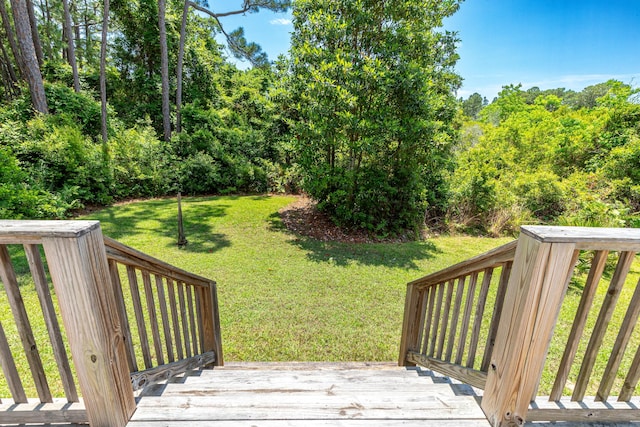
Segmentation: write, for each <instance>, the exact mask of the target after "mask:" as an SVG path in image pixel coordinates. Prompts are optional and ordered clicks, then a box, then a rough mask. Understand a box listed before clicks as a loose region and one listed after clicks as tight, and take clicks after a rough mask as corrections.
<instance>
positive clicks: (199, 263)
mask: <svg viewBox="0 0 640 427" xmlns="http://www.w3.org/2000/svg"><path fill="white" fill-rule="evenodd" d="M292 201H294V198H293V197H285V196H260V197H251V196H248V197H209V198H185V199H183V214H184V221H185V232H186V235H187V239H188V240H189V244H188V245H187V247H186V249H178V248H177V246H176V242H177V220H176V213H177V207H176V201H175V199H166V200H150V201H144V202H138V203H131V204H127V205H120V206H115V207H112V208H108V209H105V210H102V211H100V212H97V213H94V214H91V215H89V216H87V217H86V218H92V219H98V220H100V221H101V224H102V228H103V231H104V233H105V234H106V235H108V236H111V237H113V238H115V239H117V240H119V241H121V242H123V243H125V244H127V245H129V246H132V247H134V248H136V249H139V250H141V251H143V252H146V253H148V254H150V255H153V256H155V257H157V258H160V259H162V260H164V261H167V262H169V263H171V264H173V265H176V266H178V267H181V268H183V269H185V270H188V271H192V272H194V273H196V274H200V275H202V276H205V277H208V278H211V279H214V280H216V281H217V283H218V294H219V300H220V312H221V322H222V335H223V347H224V351H225V359H226V360H227V361H285V360H300V361H303V360H304V361H344V360H371V361H390V360H396V359H397V357H398V354H397V352H398V345H399V341H400V329H401V323H402V312H403V309H404V296H405V289H406V283H407V282H408V281H410V280H412V279H416V278H418V277H421V276H423V275H425V274H428V273H430V272H433V271H437V270H439V269H442V268H444V267H447V266H449V265H451V264H453V263H456V262H458V261H462V260H464V259H466V258H469V257H470V256H473V255H476V254H479V253H482V252H484V251H486V250H489V249H491V248H494V247H496V246H499V245H501V244H503V243H505V242H507V241H509V239H483V238H474V237H462V236H456V237H438V238H435V239H431V240H428V241H423V242H412V243H402V244H398V243H393V244H392V243H389V244H342V243H323V242H318V241H315V240H312V239H308V238H304V237H299V236H296V235H293V234H291V233H290V232H288V231H287V230H286V229H284V227H283V225H282V223H281V221H280V217H279V215H278V210H279V209H281V208H282V207H284V206H286V205H288V204H289V203H291V202H292Z"/></svg>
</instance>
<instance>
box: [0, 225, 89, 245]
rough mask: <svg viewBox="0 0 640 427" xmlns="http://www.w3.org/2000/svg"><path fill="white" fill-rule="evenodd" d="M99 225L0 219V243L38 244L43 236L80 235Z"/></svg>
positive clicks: (63, 236)
mask: <svg viewBox="0 0 640 427" xmlns="http://www.w3.org/2000/svg"><path fill="white" fill-rule="evenodd" d="M99 227H100V223H99V222H98V221H69V220H67V221H41V220H0V244H20V245H21V244H24V243H26V244H38V243H42V239H43V238H45V237H50V238H56V237H60V238H73V237H80V236H82V235H84V234H86V233H89V232H91V231H93V230H95V229H97V228H99Z"/></svg>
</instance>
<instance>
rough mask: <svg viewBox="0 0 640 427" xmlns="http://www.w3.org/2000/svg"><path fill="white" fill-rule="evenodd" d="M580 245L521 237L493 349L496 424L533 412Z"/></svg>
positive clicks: (489, 402) (492, 415)
mask: <svg viewBox="0 0 640 427" xmlns="http://www.w3.org/2000/svg"><path fill="white" fill-rule="evenodd" d="M574 251H575V245H573V244H570V243H567V244H564V243H563V244H559V243H558V244H548V243H540V242H539V241H537V240H535V239H534V238H532V237H530V236H528V235H526V234H521V235H520V238H519V239H518V249H517V251H516V255H515V259H514V263H513V265H514V269H513V272H512V273H511V277H510V280H509V285H508V287H507V293H506V295H505V302H504V310H503V314H502V319H501V322H500V325H499V327H498V334H497V337H496V344H495V346H494V349H493V355H492V358H491V364H490V369H489V371H488V376H487V385H486V388H485V391H484V395H483V399H482V408H483V410H484V412H485V414H487V418H488V419H489V422H491V424H492V425H494V426H505V425H511V424H513V423H516V424H520V423H521V422H522V421H523V420H524V419H525V418H526V414H527V410H528V407H529V402H530V400H531V396H532V395H533V392H534V391H535V389H536V387H537V384H538V381H539V379H540V374H541V372H542V368H543V367H544V360H545V356H546V353H547V349H548V345H549V341H550V338H551V335H552V333H553V329H554V326H555V323H556V320H557V317H558V313H559V311H560V306H561V304H560V302H561V300H562V298H563V296H564V293H565V289H564V286H565V283H566V282H567V276H568V272H569V271H570V270H571V268H572V267H573V265H572V262H573V259H574Z"/></svg>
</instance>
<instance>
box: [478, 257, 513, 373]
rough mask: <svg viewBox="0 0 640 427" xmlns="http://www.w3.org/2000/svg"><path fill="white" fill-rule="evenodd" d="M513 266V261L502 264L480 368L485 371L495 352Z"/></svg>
mask: <svg viewBox="0 0 640 427" xmlns="http://www.w3.org/2000/svg"><path fill="white" fill-rule="evenodd" d="M512 266H513V261H509V262H506V263H505V264H504V265H503V266H502V271H501V272H500V281H499V282H498V289H497V290H496V302H495V304H494V306H493V314H492V316H491V323H490V326H489V335H488V337H487V345H486V346H485V348H484V356H483V357H482V365H480V370H481V371H484V372H487V370H488V369H489V364H490V363H491V354H492V353H493V346H494V345H495V343H496V335H497V333H498V326H499V325H500V318H501V316H502V307H503V305H504V296H505V293H506V292H507V285H508V284H509V276H511V268H512Z"/></svg>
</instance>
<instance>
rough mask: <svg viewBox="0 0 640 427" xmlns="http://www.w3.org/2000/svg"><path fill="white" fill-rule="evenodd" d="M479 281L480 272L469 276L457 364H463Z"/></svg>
mask: <svg viewBox="0 0 640 427" xmlns="http://www.w3.org/2000/svg"><path fill="white" fill-rule="evenodd" d="M477 283H478V272H477V271H474V272H473V273H471V277H470V278H469V285H468V286H467V289H466V291H465V292H466V295H467V298H466V301H465V304H464V316H463V317H462V323H461V324H460V336H459V337H458V349H457V352H456V365H461V364H462V358H463V356H464V349H465V347H466V345H467V335H468V334H469V324H470V322H471V312H472V310H473V300H474V299H475V296H476V285H477Z"/></svg>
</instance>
